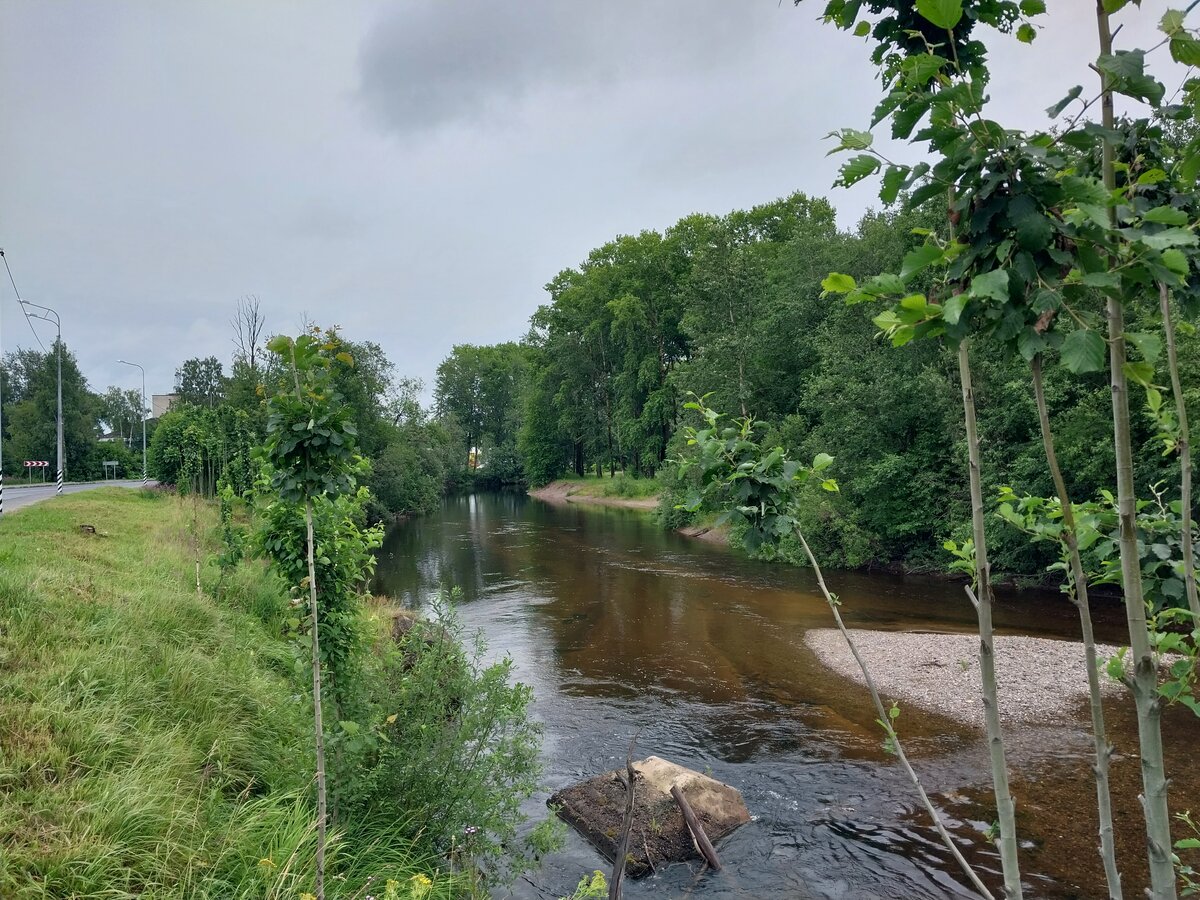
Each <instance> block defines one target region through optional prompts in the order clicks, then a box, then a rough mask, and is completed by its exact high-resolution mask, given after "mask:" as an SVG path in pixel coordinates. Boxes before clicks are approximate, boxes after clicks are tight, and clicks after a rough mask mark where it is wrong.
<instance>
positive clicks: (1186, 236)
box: [1137, 228, 1197, 250]
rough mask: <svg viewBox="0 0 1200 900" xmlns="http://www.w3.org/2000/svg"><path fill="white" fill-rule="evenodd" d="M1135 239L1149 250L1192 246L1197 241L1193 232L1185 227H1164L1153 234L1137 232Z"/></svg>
mask: <svg viewBox="0 0 1200 900" xmlns="http://www.w3.org/2000/svg"><path fill="white" fill-rule="evenodd" d="M1137 240H1138V242H1139V243H1141V244H1145V245H1146V246H1147V247H1149V248H1150V249H1151V250H1166V249H1167V248H1168V247H1192V246H1195V244H1196V243H1197V238H1196V235H1195V233H1194V232H1191V231H1188V230H1187V229H1186V228H1164V229H1163V230H1162V231H1159V232H1156V233H1155V234H1139V235H1138V237H1137Z"/></svg>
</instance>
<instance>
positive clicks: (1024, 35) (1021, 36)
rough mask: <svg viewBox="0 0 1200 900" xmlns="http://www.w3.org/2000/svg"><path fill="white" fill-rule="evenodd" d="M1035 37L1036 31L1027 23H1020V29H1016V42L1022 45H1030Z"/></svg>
mask: <svg viewBox="0 0 1200 900" xmlns="http://www.w3.org/2000/svg"><path fill="white" fill-rule="evenodd" d="M1035 37H1037V30H1036V29H1035V28H1034V27H1033V26H1032V25H1030V24H1029V23H1028V22H1022V23H1021V27H1020V28H1018V29H1017V40H1018V41H1020V42H1021V43H1022V44H1032V43H1033V39H1034V38H1035Z"/></svg>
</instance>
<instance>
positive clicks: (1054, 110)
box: [1046, 84, 1083, 119]
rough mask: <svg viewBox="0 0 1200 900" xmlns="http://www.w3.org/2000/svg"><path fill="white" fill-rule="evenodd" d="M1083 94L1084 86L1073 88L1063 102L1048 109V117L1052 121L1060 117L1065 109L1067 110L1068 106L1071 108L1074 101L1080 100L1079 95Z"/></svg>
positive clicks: (1060, 101)
mask: <svg viewBox="0 0 1200 900" xmlns="http://www.w3.org/2000/svg"><path fill="white" fill-rule="evenodd" d="M1082 93H1083V85H1082V84H1077V85H1075V87H1073V88H1071V90H1069V91H1067V96H1065V97H1063V98H1062V99H1061V100H1059V101H1058V102H1057V103H1055V104H1054V105H1053V106H1051V107H1048V108H1047V109H1046V115H1048V116H1049V117H1050V118H1052V119H1054V118H1057V117H1058V115H1059V114H1060V113H1061V112H1062V111H1063V110H1064V109H1066V108H1067V107H1068V106H1070V105H1071V104H1072V103H1073V102H1074V101H1076V100H1078V99H1079V95H1080V94H1082Z"/></svg>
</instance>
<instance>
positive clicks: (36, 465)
mask: <svg viewBox="0 0 1200 900" xmlns="http://www.w3.org/2000/svg"><path fill="white" fill-rule="evenodd" d="M49 465H50V463H48V462H47V461H46V460H44V459H27V460H25V468H27V469H40V468H45V467H48V466H49Z"/></svg>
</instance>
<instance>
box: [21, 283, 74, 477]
mask: <svg viewBox="0 0 1200 900" xmlns="http://www.w3.org/2000/svg"><path fill="white" fill-rule="evenodd" d="M21 304H22V305H23V306H32V307H33V308H34V309H40V310H43V311H45V312H48V313H49V314H50V316H54V318H53V319H51V318H50V316H45V315H41V314H39V313H35V312H29V311H28V310H26V312H27V313H28V314H29V315H31V316H33V318H35V319H41V320H42V321H44V322H53V323H54V327H55V328H56V329H57V330H58V335H57V337H56V338H55V350H56V351H57V355H58V481H57V487H56V489H55V493H56V494H59V495H61V494H62V492H63V481H64V480H65V479H66V477H67V464H66V462H65V460H64V459H63V408H62V320H61V319H59V317H58V313H56V312H55V311H54V310H52V309H51V308H50V307H48V306H41V305H40V304H37V303H31V302H29V301H28V300H22V301H21Z"/></svg>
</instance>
